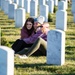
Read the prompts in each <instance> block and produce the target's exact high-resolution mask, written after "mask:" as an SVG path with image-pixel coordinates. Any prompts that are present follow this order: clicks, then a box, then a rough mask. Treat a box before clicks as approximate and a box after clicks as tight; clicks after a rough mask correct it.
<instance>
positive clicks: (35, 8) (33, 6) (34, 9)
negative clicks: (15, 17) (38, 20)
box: [30, 0, 38, 17]
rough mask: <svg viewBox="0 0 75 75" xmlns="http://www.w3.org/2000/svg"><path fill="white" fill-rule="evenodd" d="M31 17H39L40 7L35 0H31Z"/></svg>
mask: <svg viewBox="0 0 75 75" xmlns="http://www.w3.org/2000/svg"><path fill="white" fill-rule="evenodd" d="M30 16H35V17H37V16H38V6H37V2H36V1H35V0H31V3H30Z"/></svg>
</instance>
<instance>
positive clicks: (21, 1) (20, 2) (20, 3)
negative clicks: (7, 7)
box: [18, 0, 24, 8]
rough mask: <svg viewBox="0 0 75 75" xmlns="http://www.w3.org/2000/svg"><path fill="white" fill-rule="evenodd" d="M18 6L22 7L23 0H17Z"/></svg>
mask: <svg viewBox="0 0 75 75" xmlns="http://www.w3.org/2000/svg"><path fill="white" fill-rule="evenodd" d="M18 6H19V7H22V8H23V7H24V0H19V3H18Z"/></svg>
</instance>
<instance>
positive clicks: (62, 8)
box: [58, 1, 66, 10]
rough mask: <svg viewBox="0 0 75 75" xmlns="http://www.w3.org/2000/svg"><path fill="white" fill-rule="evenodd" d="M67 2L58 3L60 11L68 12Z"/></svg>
mask: <svg viewBox="0 0 75 75" xmlns="http://www.w3.org/2000/svg"><path fill="white" fill-rule="evenodd" d="M65 7H66V5H65V1H59V2H58V10H66V8H65Z"/></svg>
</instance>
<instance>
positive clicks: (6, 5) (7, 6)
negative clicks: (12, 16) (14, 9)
mask: <svg viewBox="0 0 75 75" xmlns="http://www.w3.org/2000/svg"><path fill="white" fill-rule="evenodd" d="M9 4H11V2H10V1H5V2H4V12H5V14H7V15H8V12H9V11H8V10H9Z"/></svg>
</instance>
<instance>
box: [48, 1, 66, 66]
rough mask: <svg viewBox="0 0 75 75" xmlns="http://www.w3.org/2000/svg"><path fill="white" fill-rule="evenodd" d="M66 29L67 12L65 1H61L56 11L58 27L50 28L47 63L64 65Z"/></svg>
mask: <svg viewBox="0 0 75 75" xmlns="http://www.w3.org/2000/svg"><path fill="white" fill-rule="evenodd" d="M66 30H67V12H66V9H65V4H64V1H60V2H59V3H58V10H57V12H56V29H55V30H50V31H49V32H48V36H47V64H54V65H64V63H65V31H66Z"/></svg>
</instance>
